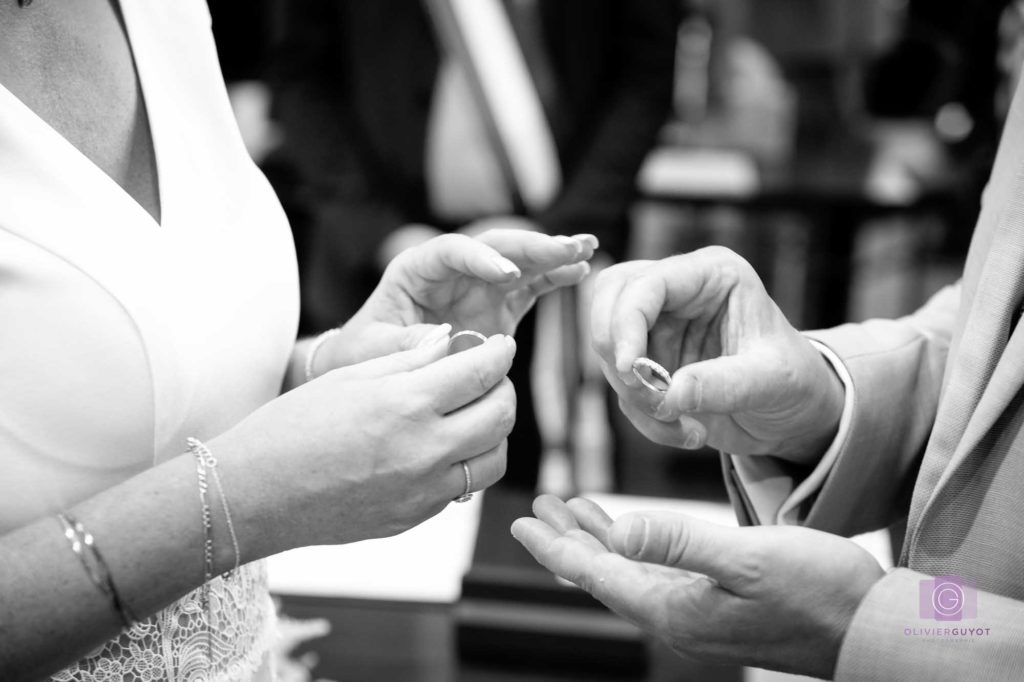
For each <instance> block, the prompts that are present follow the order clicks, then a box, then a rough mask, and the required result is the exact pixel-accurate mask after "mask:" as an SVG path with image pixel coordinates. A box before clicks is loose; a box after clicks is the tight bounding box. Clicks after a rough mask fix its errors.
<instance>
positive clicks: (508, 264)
mask: <svg viewBox="0 0 1024 682" xmlns="http://www.w3.org/2000/svg"><path fill="white" fill-rule="evenodd" d="M491 260H492V261H493V262H494V264H495V265H496V266H497V267H498V269H499V270H501V271H502V272H503V273H504V274H506V275H515V276H516V277H518V276H519V275H521V274H522V273H521V272H520V271H519V267H518V266H517V265H516V264H515V263H513V262H512V261H510V260H509V259H508V258H505V257H504V256H495V257H494V258H492V259H491Z"/></svg>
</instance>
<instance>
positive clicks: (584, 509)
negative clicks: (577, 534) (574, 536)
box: [565, 497, 612, 548]
mask: <svg viewBox="0 0 1024 682" xmlns="http://www.w3.org/2000/svg"><path fill="white" fill-rule="evenodd" d="M565 504H566V506H567V507H569V510H570V511H571V512H572V513H573V516H575V517H576V522H577V523H578V524H579V526H580V528H582V529H583V530H585V531H586V532H588V533H590V534H591V535H592V536H594V537H595V538H597V539H598V541H600V542H601V544H602V545H603V546H604V547H606V548H607V547H608V530H609V529H610V528H611V527H612V518H611V517H610V516H608V514H606V513H605V511H604V509H601V507H599V506H598V505H597V504H595V503H594V502H591V501H590V500H588V499H586V498H583V497H574V498H572V499H571V500H569V501H568V502H566V503H565Z"/></svg>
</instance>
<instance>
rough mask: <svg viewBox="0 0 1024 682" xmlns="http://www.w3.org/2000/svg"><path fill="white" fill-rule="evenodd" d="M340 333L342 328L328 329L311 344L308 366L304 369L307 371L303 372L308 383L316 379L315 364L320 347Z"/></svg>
mask: <svg viewBox="0 0 1024 682" xmlns="http://www.w3.org/2000/svg"><path fill="white" fill-rule="evenodd" d="M340 333H341V327H335V328H334V329H328V330H327V331H325V332H324V333H322V334H320V335H319V336H317V337H316V338H315V339H313V343H312V344H310V346H309V350H308V351H306V364H305V366H304V368H303V369H304V370H305V371H304V372H303V376H304V377H305V378H306V381H312V380H313V379H314V378H315V377H314V376H313V362H314V361H315V360H316V354H317V353H318V352H319V351H320V347H321V346H323V345H324V344H325V343H327V342H328V341H329V340H331V338H333V337H335V336H337V335H338V334H340Z"/></svg>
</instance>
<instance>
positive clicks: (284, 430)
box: [210, 335, 516, 556]
mask: <svg viewBox="0 0 1024 682" xmlns="http://www.w3.org/2000/svg"><path fill="white" fill-rule="evenodd" d="M446 345H447V344H446V343H445V342H444V340H443V339H441V340H439V341H438V342H437V343H435V344H434V345H432V346H423V347H420V348H417V349H415V350H412V351H408V352H405V353H399V354H395V355H389V356H386V357H382V358H377V359H375V360H371V361H369V362H364V363H360V364H358V365H353V366H351V367H345V368H342V369H338V370H334V371H332V372H328V373H327V374H325V375H323V376H322V377H319V378H317V379H316V380H315V381H311V382H309V383H307V384H304V385H303V386H300V387H298V388H296V389H295V390H293V391H291V392H289V393H286V394H284V395H283V396H281V397H279V398H277V399H276V400H273V401H271V402H270V403H267V404H266V405H264V406H263V407H262V408H260V409H259V410H257V411H256V412H254V413H253V414H252V415H250V416H249V417H247V418H246V419H245V420H243V421H242V422H241V423H240V424H239V425H238V426H236V427H235V428H233V429H232V430H230V431H228V432H227V433H226V434H224V435H222V436H220V437H218V438H217V439H215V440H213V441H212V442H211V443H210V448H211V450H213V452H215V453H216V454H217V457H218V460H219V467H220V470H221V472H222V473H221V476H222V477H223V479H224V481H225V482H230V483H229V485H230V486H231V487H230V488H229V489H228V494H229V497H230V499H231V501H232V506H233V507H234V506H237V507H239V511H238V512H237V513H236V515H235V516H236V521H235V523H236V528H237V529H238V531H239V538H242V539H243V543H244V544H246V545H247V546H243V551H244V553H245V554H246V556H264V555H266V554H270V553H275V552H279V551H282V550H284V549H289V548H292V547H297V546H302V545H311V544H335V543H345V542H355V541H357V540H363V539H367V538H374V537H382V536H387V535H394V534H396V533H400V532H402V531H404V530H406V529H407V528H410V527H412V526H415V525H416V524H418V523H420V522H422V521H424V520H425V519H427V518H428V517H430V516H433V515H434V514H436V513H438V512H439V511H441V510H442V509H443V508H444V507H445V506H446V505H447V504H448V503H449V502H450V501H451V500H452V499H453V498H455V497H458V496H459V495H461V494H462V493H463V491H464V488H465V473H464V471H463V467H462V462H463V461H466V462H467V464H468V466H469V468H470V472H471V478H472V490H474V491H475V490H480V489H482V488H485V487H487V486H489V485H491V484H493V483H494V482H495V481H497V480H498V479H499V478H500V477H501V476H502V475H503V473H504V471H505V438H506V436H507V435H508V433H509V432H510V431H511V430H512V426H513V424H514V421H515V411H516V400H515V390H514V389H513V387H512V384H511V383H510V382H509V380H508V379H507V378H506V374H507V372H508V370H509V368H510V367H511V365H512V358H513V356H514V355H515V342H514V341H513V340H512V339H511V337H507V336H500V335H496V336H494V337H491V338H490V339H489V340H488V341H487V342H486V343H484V344H483V345H481V346H478V347H475V348H471V349H470V350H467V351H465V352H462V353H457V354H455V355H452V356H450V357H445V353H446ZM249 543H253V544H249Z"/></svg>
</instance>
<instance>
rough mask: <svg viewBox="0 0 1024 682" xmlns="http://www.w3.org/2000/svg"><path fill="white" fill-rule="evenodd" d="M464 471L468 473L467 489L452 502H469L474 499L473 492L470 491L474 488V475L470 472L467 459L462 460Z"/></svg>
mask: <svg viewBox="0 0 1024 682" xmlns="http://www.w3.org/2000/svg"><path fill="white" fill-rule="evenodd" d="M462 473H464V474H465V475H466V489H465V490H463V491H462V494H461V495H459V496H458V497H456V498H455V499H453V500H452V502H469V501H470V500H472V499H473V493H471V492H469V491H470V490H472V488H473V475H472V474H470V473H469V464H467V463H466V460H462Z"/></svg>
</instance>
